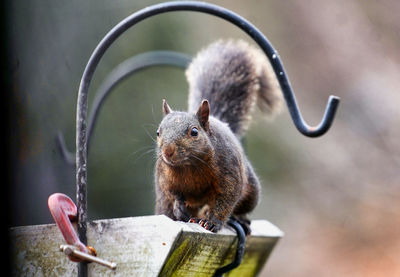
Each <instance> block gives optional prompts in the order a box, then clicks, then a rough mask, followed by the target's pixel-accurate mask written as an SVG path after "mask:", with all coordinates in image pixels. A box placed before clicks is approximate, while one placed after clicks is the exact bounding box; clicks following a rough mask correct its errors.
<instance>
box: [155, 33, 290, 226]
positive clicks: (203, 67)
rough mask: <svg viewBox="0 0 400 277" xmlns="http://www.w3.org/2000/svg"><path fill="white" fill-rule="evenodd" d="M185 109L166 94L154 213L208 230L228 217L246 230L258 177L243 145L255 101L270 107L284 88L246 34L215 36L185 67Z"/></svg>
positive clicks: (278, 103) (272, 109) (276, 107)
mask: <svg viewBox="0 0 400 277" xmlns="http://www.w3.org/2000/svg"><path fill="white" fill-rule="evenodd" d="M186 77H187V80H188V83H189V108H188V112H181V111H173V110H172V109H171V108H170V106H169V105H168V103H167V102H166V101H165V100H163V104H162V110H163V119H162V121H161V123H160V125H159V127H158V129H157V147H156V154H157V161H156V165H155V192H156V207H155V213H156V214H164V215H166V216H168V217H170V218H171V219H173V220H179V221H186V222H188V221H189V222H194V223H198V224H200V225H201V226H202V227H204V228H205V229H207V230H210V231H212V232H217V231H219V230H220V229H221V228H222V226H223V225H224V224H225V223H226V222H227V220H228V219H229V217H233V218H234V219H236V220H237V221H239V223H241V225H242V226H243V229H244V231H245V233H246V234H250V232H251V230H250V220H249V219H248V217H247V214H248V213H249V212H251V211H252V210H253V209H254V208H255V207H256V205H257V204H258V201H259V195H260V182H259V180H258V178H257V176H256V174H255V172H254V170H253V167H252V166H251V164H250V162H249V161H248V159H247V157H246V155H245V153H244V150H243V148H242V146H241V143H240V139H241V138H242V136H243V134H244V133H245V131H246V130H247V129H248V126H249V122H250V119H251V113H252V111H253V109H254V106H255V104H256V102H257V104H258V106H259V107H260V108H261V110H263V111H265V112H266V113H269V114H272V113H275V112H277V110H279V107H280V106H281V103H282V96H281V95H282V94H281V91H280V87H279V83H278V80H277V78H276V75H275V73H274V72H273V69H272V66H271V64H270V63H269V61H268V60H267V58H266V56H265V55H264V53H263V52H261V50H259V49H258V48H255V47H253V46H251V45H250V44H248V43H247V42H244V41H241V40H239V41H232V40H229V41H223V40H219V41H217V42H214V43H212V44H211V45H209V46H208V47H207V48H205V49H203V50H201V51H200V52H199V53H198V54H197V56H196V57H195V58H194V59H193V60H192V62H191V63H190V65H189V67H188V68H187V70H186Z"/></svg>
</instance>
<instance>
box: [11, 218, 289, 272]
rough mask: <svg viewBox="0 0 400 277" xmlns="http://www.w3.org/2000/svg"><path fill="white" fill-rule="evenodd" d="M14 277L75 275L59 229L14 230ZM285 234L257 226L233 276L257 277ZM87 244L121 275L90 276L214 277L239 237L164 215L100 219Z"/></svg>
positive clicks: (90, 227) (94, 266) (91, 267)
mask: <svg viewBox="0 0 400 277" xmlns="http://www.w3.org/2000/svg"><path fill="white" fill-rule="evenodd" d="M10 235H11V244H12V248H13V251H12V255H13V256H12V259H13V276H74V275H76V274H77V266H76V263H73V262H71V261H69V259H68V258H67V257H66V256H65V255H64V254H63V253H61V252H59V246H60V244H63V243H64V242H63V238H62V236H61V234H60V232H59V230H58V229H57V227H56V226H55V225H54V224H49V225H37V226H26V227H15V228H12V229H11V232H10ZM281 236H282V232H281V231H280V230H279V229H278V228H276V227H275V226H273V225H272V224H270V223H269V222H267V221H264V220H260V221H253V222H252V236H250V237H248V239H247V242H246V250H245V255H244V260H243V263H242V265H241V266H240V267H239V268H237V269H236V270H235V271H233V272H232V273H230V274H229V276H253V275H254V274H256V273H258V272H259V270H260V269H261V268H262V266H263V264H264V263H265V261H266V259H267V258H268V255H269V254H270V252H271V250H272V248H273V247H274V245H275V243H276V242H277V241H278V239H279V238H280V237H281ZM88 243H89V245H91V246H93V247H95V248H96V250H97V253H98V257H99V258H102V259H105V260H109V261H114V262H116V263H117V264H118V267H117V269H116V270H114V271H113V270H110V269H108V268H105V267H102V266H100V265H97V264H94V263H92V264H89V275H90V276H129V275H130V276H132V275H134V276H210V275H212V274H213V273H214V271H215V270H216V269H217V268H219V267H220V266H222V265H224V264H227V263H230V262H231V261H232V259H233V257H234V253H235V250H236V236H235V233H234V232H233V231H232V230H229V229H223V230H221V231H220V232H219V233H218V234H212V233H210V232H208V231H206V230H204V229H203V228H201V227H200V226H198V225H196V224H192V223H183V222H175V221H172V220H171V219H169V218H167V217H165V216H145V217H134V218H118V219H105V220H96V221H93V222H90V223H89V224H88Z"/></svg>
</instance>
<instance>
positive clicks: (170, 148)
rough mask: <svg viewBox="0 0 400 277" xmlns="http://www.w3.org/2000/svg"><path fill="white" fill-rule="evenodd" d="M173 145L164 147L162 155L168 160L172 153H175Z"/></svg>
mask: <svg viewBox="0 0 400 277" xmlns="http://www.w3.org/2000/svg"><path fill="white" fill-rule="evenodd" d="M175 148H176V147H175V145H174V144H169V145H167V146H165V147H164V155H165V156H167V157H168V158H171V157H172V156H173V155H174V153H175Z"/></svg>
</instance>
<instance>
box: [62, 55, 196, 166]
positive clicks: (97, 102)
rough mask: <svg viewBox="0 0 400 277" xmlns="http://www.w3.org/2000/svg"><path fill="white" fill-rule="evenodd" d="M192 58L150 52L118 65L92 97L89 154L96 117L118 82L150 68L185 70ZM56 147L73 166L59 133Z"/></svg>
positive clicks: (71, 156)
mask: <svg viewBox="0 0 400 277" xmlns="http://www.w3.org/2000/svg"><path fill="white" fill-rule="evenodd" d="M191 60H192V57H190V56H189V55H186V54H182V53H179V52H175V51H150V52H146V53H142V54H138V55H136V56H133V57H130V58H129V59H127V60H125V61H123V62H122V63H120V64H119V65H118V66H117V67H115V68H114V69H113V70H112V71H111V73H110V74H109V75H108V76H107V77H106V80H105V81H104V82H103V83H102V84H101V86H100V88H99V89H98V90H97V92H96V95H95V97H94V100H93V103H92V105H91V106H92V108H91V110H90V112H89V119H88V127H87V148H88V152H89V148H90V144H91V138H92V136H93V130H94V129H95V127H96V123H97V119H98V115H99V113H100V110H101V108H102V107H103V104H104V102H105V100H106V99H107V97H108V96H109V95H110V94H111V91H112V90H113V88H115V87H116V86H117V85H118V84H119V83H120V82H122V81H123V80H125V79H126V78H128V77H129V76H131V75H132V74H134V73H136V72H139V71H141V70H144V69H146V68H148V67H152V66H174V67H177V68H186V67H187V66H188V65H189V63H190V61H191ZM57 145H58V148H59V149H60V152H61V154H62V156H63V158H64V161H65V162H66V163H67V164H69V165H75V154H74V153H72V152H70V151H68V147H67V146H66V144H65V140H64V136H63V134H62V133H61V132H60V131H59V132H58V133H57Z"/></svg>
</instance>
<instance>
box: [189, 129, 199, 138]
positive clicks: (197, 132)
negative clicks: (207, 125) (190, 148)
mask: <svg viewBox="0 0 400 277" xmlns="http://www.w3.org/2000/svg"><path fill="white" fill-rule="evenodd" d="M198 134H199V130H197V128H196V127H193V128H192V130H190V135H191V136H192V137H197V136H198Z"/></svg>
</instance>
